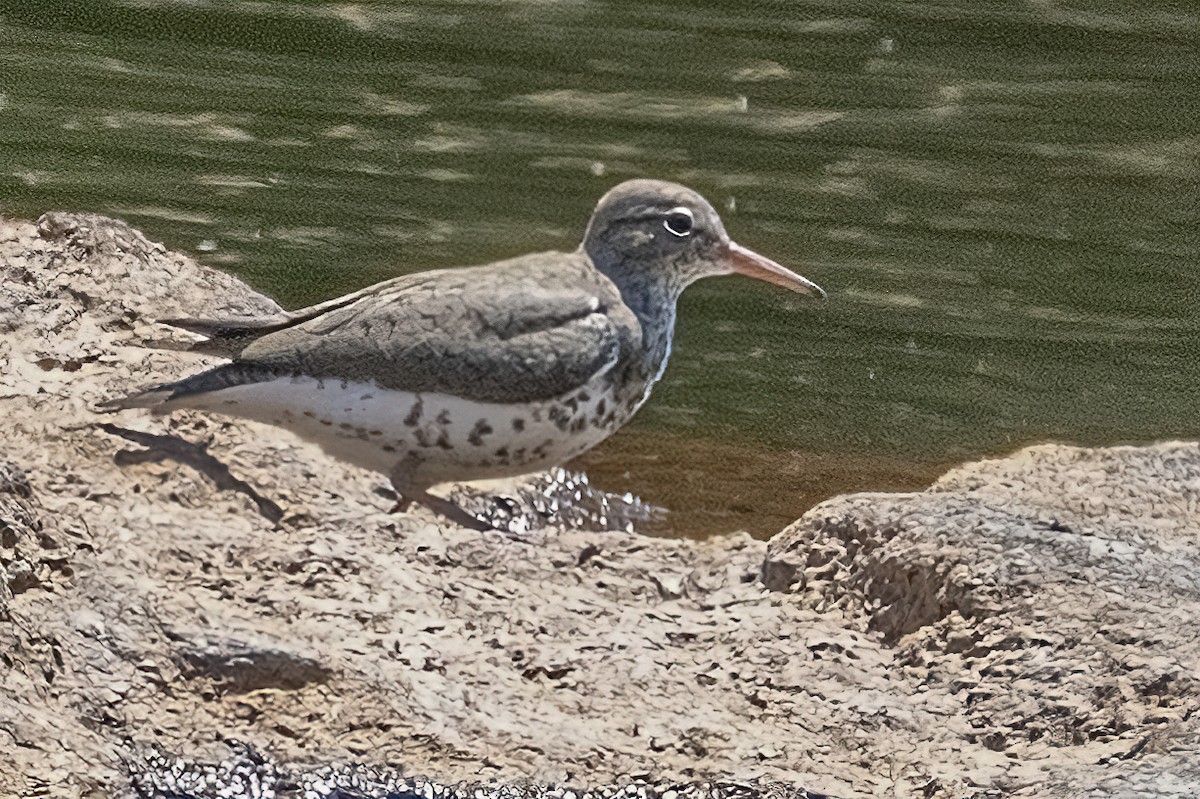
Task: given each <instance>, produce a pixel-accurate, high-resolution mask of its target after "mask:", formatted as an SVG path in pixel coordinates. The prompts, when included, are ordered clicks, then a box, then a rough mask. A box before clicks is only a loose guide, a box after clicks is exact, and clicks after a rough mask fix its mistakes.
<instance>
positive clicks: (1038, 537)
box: [0, 215, 1200, 798]
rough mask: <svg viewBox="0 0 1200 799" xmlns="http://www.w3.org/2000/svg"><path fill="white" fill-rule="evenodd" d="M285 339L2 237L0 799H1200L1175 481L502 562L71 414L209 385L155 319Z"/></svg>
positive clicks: (64, 239)
mask: <svg viewBox="0 0 1200 799" xmlns="http://www.w3.org/2000/svg"><path fill="white" fill-rule="evenodd" d="M276 310H278V309H277V306H276V305H275V304H274V303H273V302H271V301H270V300H268V299H266V298H263V297H261V296H259V295H256V294H255V293H254V292H252V291H250V290H249V289H248V288H247V287H245V286H244V284H241V283H240V282H239V281H237V280H236V279H234V278H232V277H230V276H227V275H223V274H221V273H219V272H215V271H213V270H209V269H206V268H203V267H201V266H198V265H196V264H195V263H193V262H192V261H190V260H189V259H187V258H185V257H183V256H179V255H176V254H173V253H170V252H168V251H166V250H165V249H163V248H162V247H161V246H160V245H155V244H152V243H150V242H148V241H146V240H145V238H144V237H142V236H141V235H140V234H138V233H137V232H136V231H133V230H131V229H130V228H128V227H127V226H125V225H123V224H121V223H119V222H114V221H112V220H105V219H103V218H99V217H81V216H72V215H53V216H47V217H44V218H43V220H42V222H41V224H40V225H39V226H35V225H31V224H28V223H22V222H13V221H4V220H0V331H2V333H3V338H0V432H2V433H3V436H2V438H0V440H2V441H3V450H0V460H3V461H5V462H6V465H5V466H4V467H3V469H2V470H0V571H2V572H3V574H0V578H2V579H0V666H2V667H3V674H2V677H3V679H2V681H0V795H2V796H21V797H24V796H43V795H52V796H56V797H83V796H89V797H99V796H112V795H116V796H121V795H125V794H128V792H129V791H130V790H131V786H130V782H129V778H128V774H127V770H126V766H127V764H126V762H125V759H126V758H127V757H128V756H129V752H130V751H131V747H133V749H134V750H137V749H138V748H139V747H156V748H159V749H161V750H162V751H166V752H170V753H175V754H178V755H181V756H182V757H184V758H186V759H194V760H198V761H201V762H218V761H220V760H221V759H222V758H225V757H227V756H228V754H229V750H228V748H227V747H225V746H224V745H223V744H222V743H221V742H222V741H224V740H227V739H230V738H235V739H239V740H243V741H246V742H248V743H250V744H252V745H253V746H254V747H255V748H256V749H257V750H259V751H262V752H265V753H268V754H269V757H270V763H277V764H283V765H281V766H280V768H292V766H291V765H290V764H300V766H302V767H305V768H308V767H311V768H317V769H319V768H321V767H327V768H329V767H335V766H336V767H339V768H340V767H342V766H345V765H348V764H351V763H358V762H361V763H366V764H370V765H371V766H378V767H384V766H392V767H396V768H401V769H403V772H404V773H405V774H423V775H427V776H430V777H433V778H436V779H438V780H440V781H442V782H443V783H445V782H457V781H460V780H468V781H479V780H482V781H486V782H495V783H522V784H524V783H527V782H528V781H533V782H538V783H547V784H549V783H554V784H575V785H602V784H618V783H621V782H622V781H631V780H632V781H635V782H636V781H638V780H642V781H645V780H651V781H655V782H658V781H676V782H679V783H681V784H683V783H692V782H697V781H699V782H703V781H705V780H719V781H720V780H734V781H743V780H762V781H764V782H770V783H773V784H774V783H783V784H789V785H793V786H797V787H798V788H801V787H802V788H807V789H810V790H813V791H819V792H823V793H827V794H830V795H833V796H840V797H877V796H897V797H947V798H948V797H962V796H1001V795H1004V796H1047V795H1054V796H1064V797H1071V796H1081V797H1082V796H1089V797H1101V796H1103V797H1118V796H1151V795H1152V796H1164V797H1168V796H1179V797H1183V796H1195V795H1198V794H1200V760H1198V759H1197V758H1196V757H1195V755H1194V752H1195V751H1197V748H1198V746H1200V740H1198V737H1200V736H1198V726H1200V720H1198V716H1197V714H1196V712H1195V711H1196V708H1197V703H1198V701H1200V700H1198V699H1197V694H1196V682H1195V679H1196V678H1195V674H1196V672H1197V654H1198V653H1197V646H1198V643H1197V640H1198V638H1197V636H1196V635H1195V633H1194V631H1193V630H1194V619H1195V618H1196V615H1197V580H1198V579H1200V578H1198V577H1197V575H1198V574H1200V570H1198V569H1197V565H1198V564H1200V538H1198V533H1197V531H1198V530H1200V525H1198V524H1197V521H1198V514H1200V482H1198V479H1200V478H1198V475H1200V448H1198V447H1197V445H1196V444H1190V443H1168V444H1160V445H1156V446H1150V447H1141V448H1132V447H1125V448H1115V449H1106V450H1081V449H1076V448H1072V447H1064V446H1042V447H1035V448H1032V449H1029V450H1025V451H1022V452H1020V453H1017V454H1016V455H1014V456H1012V457H1010V458H1006V459H1003V460H997V461H985V462H982V463H978V464H971V465H967V466H964V467H962V468H960V469H958V470H956V471H954V472H952V473H950V474H948V475H947V476H946V477H944V478H943V479H942V480H941V481H939V482H938V483H937V484H936V485H934V486H933V487H932V488H931V489H930V490H928V491H926V492H921V493H915V494H896V495H884V494H875V495H852V496H847V497H839V498H835V499H832V500H829V501H827V502H826V503H823V504H822V505H819V506H817V507H816V508H814V509H812V510H811V511H810V512H808V513H807V514H806V515H805V516H804V517H803V518H802V519H800V520H799V521H798V522H796V523H795V524H794V525H792V526H791V527H790V528H788V529H787V530H786V531H784V532H783V533H781V534H780V535H779V536H777V537H776V538H775V539H774V540H773V541H771V542H770V543H769V544H767V543H764V542H760V541H756V540H753V539H751V538H750V537H748V536H745V535H734V536H725V537H719V538H713V539H709V540H706V541H680V540H661V539H655V538H650V537H646V536H639V535H636V534H629V533H625V532H589V531H587V530H579V529H569V530H559V529H556V528H553V527H548V528H543V529H535V530H533V531H531V532H530V533H528V535H527V536H525V537H524V538H523V539H519V540H513V539H512V538H511V537H504V536H500V535H491V534H484V535H481V534H478V533H474V532H471V531H466V530H460V529H456V528H450V527H447V526H445V525H444V524H442V523H441V521H440V520H439V519H437V518H436V517H433V516H431V515H428V514H427V513H425V512H424V511H422V510H420V509H417V510H415V511H414V512H413V513H412V514H410V515H391V514H388V513H387V512H386V511H387V509H388V507H389V506H390V504H391V503H390V501H389V499H388V498H387V497H386V496H381V495H380V493H378V492H377V491H376V489H377V488H379V487H380V482H381V481H380V480H379V479H378V478H377V477H375V476H372V475H369V474H366V473H364V472H361V471H358V470H356V469H354V468H352V467H349V466H346V465H343V464H340V463H337V462H334V461H331V460H330V459H328V458H327V457H326V456H324V455H323V454H322V453H321V452H320V451H319V450H317V449H315V448H313V447H310V446H308V445H306V444H304V443H302V442H300V441H298V440H297V439H295V438H293V437H291V436H289V435H288V434H286V433H283V432H282V431H278V430H274V429H272V428H267V427H263V426H259V425H254V424H251V423H242V422H236V421H230V420H226V419H221V418H217V417H206V416H201V415H195V414H187V413H179V414H175V415H173V416H172V417H169V418H153V417H150V416H148V415H145V414H144V413H142V412H136V411H131V412H125V413H123V414H120V415H119V416H115V417H113V416H99V415H97V414H95V413H94V412H93V411H92V410H91V408H92V405H93V403H94V402H95V401H96V400H99V399H102V398H107V397H111V396H113V395H116V394H119V393H122V392H124V391H127V390H129V389H130V388H132V387H134V386H137V385H141V384H143V383H147V382H151V381H154V380H159V379H171V378H174V377H176V376H178V375H180V374H182V373H184V372H187V371H192V370H195V369H197V368H198V367H199V366H201V365H202V364H205V363H209V362H211V360H209V359H206V358H204V357H202V356H196V355H192V354H186V353H181V352H174V351H170V350H163V349H155V348H151V347H147V346H146V345H147V344H153V345H156V346H159V347H161V346H164V343H163V341H162V340H163V339H164V338H167V337H169V336H170V335H171V334H170V333H169V332H168V331H167V330H166V329H164V328H162V327H161V326H158V325H156V324H154V321H155V320H156V319H160V318H169V317H173V316H210V315H216V314H231V313H248V312H274V311H276ZM180 335H182V334H180ZM102 423H107V424H110V425H114V426H116V427H119V428H120V429H123V430H128V431H134V432H135V433H143V434H146V436H148V437H147V438H144V439H143V440H146V441H151V440H153V436H170V437H172V438H173V439H176V440H186V441H187V442H190V443H191V445H195V446H196V447H197V448H198V449H200V450H202V451H203V452H204V453H207V454H209V455H211V456H212V457H214V458H217V459H219V461H220V462H221V463H222V464H223V465H224V466H225V467H227V468H228V471H229V474H231V475H235V476H236V478H237V479H238V480H240V481H244V483H245V484H246V485H247V486H249V487H252V488H253V490H254V491H255V492H257V493H258V495H260V497H266V498H270V500H271V501H272V502H273V503H275V504H276V505H277V506H278V508H279V510H280V514H279V517H278V520H277V521H273V520H272V519H271V518H268V515H264V513H263V512H262V506H261V505H260V504H259V503H257V502H256V501H255V497H254V496H253V495H251V494H250V493H248V492H247V491H245V490H241V489H238V488H237V487H236V486H231V487H230V486H229V485H228V484H225V485H226V486H227V487H225V488H223V487H221V485H218V484H217V483H214V482H213V481H212V479H210V477H209V473H208V472H199V471H196V470H195V469H193V468H190V467H187V466H181V465H180V464H178V463H177V462H175V461H173V460H170V459H164V458H158V457H146V456H142V455H138V454H133V455H121V454H120V453H122V452H127V451H130V446H131V444H130V441H128V440H126V438H122V437H119V436H114V435H112V434H111V433H110V432H106V430H105V429H104V428H103V427H101V424H102ZM110 429H111V428H110ZM133 451H134V452H135V453H136V452H138V451H139V450H137V449H136V448H134V450H133ZM263 762H264V763H266V762H267V761H263ZM264 768H266V766H265V765H264ZM271 768H275V766H271Z"/></svg>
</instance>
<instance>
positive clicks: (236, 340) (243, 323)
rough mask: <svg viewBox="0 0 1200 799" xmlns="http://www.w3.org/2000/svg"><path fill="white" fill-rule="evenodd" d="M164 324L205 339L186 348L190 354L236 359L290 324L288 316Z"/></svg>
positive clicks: (189, 320)
mask: <svg viewBox="0 0 1200 799" xmlns="http://www.w3.org/2000/svg"><path fill="white" fill-rule="evenodd" d="M159 321H160V322H162V324H164V325H170V326H171V327H177V328H179V329H180V330H186V331H188V332H189V333H195V334H196V335H199V336H204V337H205V339H206V340H205V341H198V342H195V343H193V344H190V345H189V346H188V347H187V350H188V351H189V352H199V353H204V354H207V355H223V356H226V357H233V356H235V355H237V354H238V353H240V352H241V351H242V350H244V349H246V347H248V346H250V344H252V343H254V341H256V340H257V339H259V338H262V337H263V336H265V335H267V334H269V333H273V332H275V331H276V330H280V329H282V328H284V327H287V326H288V325H289V324H291V320H290V318H289V317H287V316H285V315H280V316H273V317H266V318H262V319H160V320H159Z"/></svg>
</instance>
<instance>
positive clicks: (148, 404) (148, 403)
mask: <svg viewBox="0 0 1200 799" xmlns="http://www.w3.org/2000/svg"><path fill="white" fill-rule="evenodd" d="M173 385H174V384H172V383H164V384H163V385H161V386H152V387H151V388H148V389H146V390H144V391H139V392H137V393H136V394H130V395H129V396H127V397H118V398H116V399H110V400H104V401H103V402H98V403H96V409H97V410H100V411H104V412H105V413H116V412H117V411H123V410H125V409H126V408H157V407H158V406H160V405H162V404H163V403H164V402H167V401H168V400H170V399H171V394H172V393H173V390H172V386H173Z"/></svg>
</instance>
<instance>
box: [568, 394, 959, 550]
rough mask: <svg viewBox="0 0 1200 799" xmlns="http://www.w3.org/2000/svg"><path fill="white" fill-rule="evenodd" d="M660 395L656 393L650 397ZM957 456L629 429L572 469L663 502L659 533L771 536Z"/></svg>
mask: <svg viewBox="0 0 1200 799" xmlns="http://www.w3.org/2000/svg"><path fill="white" fill-rule="evenodd" d="M651 402H653V400H651ZM952 465H954V464H953V463H916V462H912V461H907V460H902V459H899V458H891V457H888V456H883V455H870V454H852V453H815V452H795V451H793V452H788V451H782V452H781V451H779V450H773V449H770V448H767V447H761V446H751V445H739V444H737V443H736V442H730V441H718V440H713V439H709V438H697V437H695V436H682V435H678V434H673V433H666V432H660V431H655V430H648V429H644V428H641V427H638V426H637V425H636V423H635V425H634V426H631V427H627V428H626V429H624V430H622V431H621V432H620V433H618V434H617V435H615V436H613V437H612V438H610V439H609V440H608V441H606V442H604V443H603V444H601V445H600V446H599V447H597V448H596V449H594V450H592V451H591V452H588V453H586V454H585V455H583V456H581V457H579V458H577V459H576V460H575V461H573V462H572V463H571V467H572V468H575V469H578V470H580V471H583V472H586V473H587V474H588V476H589V477H590V478H591V480H592V483H593V484H594V485H596V486H598V487H600V488H603V489H604V490H605V491H610V492H615V493H625V492H631V493H633V494H636V495H639V496H640V497H641V498H642V500H644V501H645V502H649V503H650V504H652V505H657V506H659V507H662V508H666V509H667V511H668V513H667V517H666V519H665V520H663V521H661V522H658V523H657V524H654V525H652V526H650V527H649V528H648V529H647V532H650V533H652V534H656V535H668V536H684V537H688V538H705V537H708V536H711V535H719V534H722V533H732V532H736V531H739V530H744V531H746V532H749V533H750V534H751V535H752V536H754V537H755V538H760V539H768V538H770V537H771V536H773V535H775V534H776V533H778V532H779V531H780V530H782V529H783V528H784V527H786V526H787V525H788V524H790V523H791V522H792V521H793V520H795V519H796V518H797V517H799V516H800V515H801V514H803V513H804V512H805V511H807V510H808V509H809V508H812V507H813V506H814V505H817V504H818V503H820V502H822V501H824V500H826V499H829V498H830V497H834V496H837V495H838V494H846V493H850V492H855V491H915V490H918V489H921V488H925V487H926V486H928V485H929V484H930V483H932V482H933V481H934V480H936V479H937V478H938V477H939V476H940V475H942V474H943V473H945V471H946V469H947V468H949V467H950V466H952Z"/></svg>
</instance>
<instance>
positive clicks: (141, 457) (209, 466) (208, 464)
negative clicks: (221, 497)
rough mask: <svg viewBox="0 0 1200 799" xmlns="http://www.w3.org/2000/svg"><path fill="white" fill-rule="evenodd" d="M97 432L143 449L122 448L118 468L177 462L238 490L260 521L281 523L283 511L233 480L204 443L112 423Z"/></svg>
mask: <svg viewBox="0 0 1200 799" xmlns="http://www.w3.org/2000/svg"><path fill="white" fill-rule="evenodd" d="M99 427H100V429H101V430H103V431H104V432H106V433H108V434H109V435H114V436H117V437H119V438H123V439H125V440H126V441H132V442H133V443H135V444H140V445H141V446H143V447H145V449H123V450H121V451H120V452H118V453H116V455H114V456H113V460H114V461H116V464H117V465H118V466H132V465H134V464H138V463H160V462H162V461H164V460H172V461H175V462H176V463H179V464H183V465H184V466H190V467H191V468H193V469H195V470H196V471H198V472H200V474H202V475H204V476H205V477H207V478H208V479H209V480H212V481H213V483H214V484H216V486H217V488H218V489H220V490H222V491H237V492H238V493H241V494H245V495H246V496H248V497H249V498H250V500H251V501H252V502H253V503H254V505H255V507H257V508H258V512H259V513H260V514H262V516H263V518H265V519H266V520H267V521H269V522H271V524H274V525H276V526H279V523H280V522H281V521H282V520H283V516H284V513H283V508H281V507H279V506H278V505H277V504H275V503H274V502H273V501H271V500H270V499H267V498H266V497H264V496H263V495H262V494H260V493H258V491H256V490H255V488H254V486H252V485H250V484H249V483H247V482H246V481H245V480H242V479H240V478H238V477H234V476H233V473H232V472H230V471H229V467H228V466H226V465H225V464H224V463H222V462H221V461H219V460H217V458H216V457H214V456H213V455H212V454H210V453H209V451H208V447H207V446H206V445H204V444H194V443H192V442H191V441H187V440H186V439H183V438H179V437H178V436H171V435H159V434H157V433H145V432H142V431H141V430H130V429H129V428H126V427H120V426H118V425H115V424H112V423H111V422H104V423H102V424H100V425H99Z"/></svg>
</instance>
